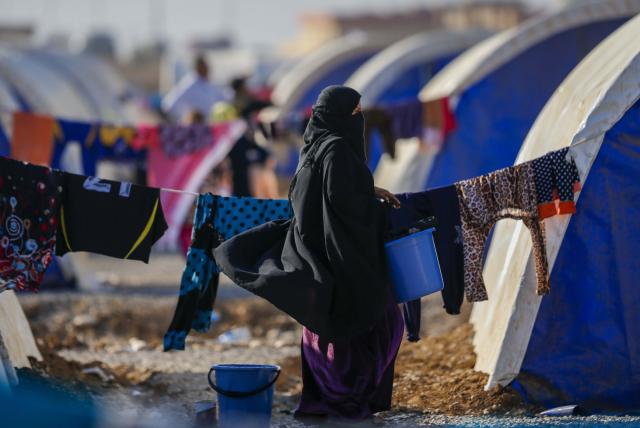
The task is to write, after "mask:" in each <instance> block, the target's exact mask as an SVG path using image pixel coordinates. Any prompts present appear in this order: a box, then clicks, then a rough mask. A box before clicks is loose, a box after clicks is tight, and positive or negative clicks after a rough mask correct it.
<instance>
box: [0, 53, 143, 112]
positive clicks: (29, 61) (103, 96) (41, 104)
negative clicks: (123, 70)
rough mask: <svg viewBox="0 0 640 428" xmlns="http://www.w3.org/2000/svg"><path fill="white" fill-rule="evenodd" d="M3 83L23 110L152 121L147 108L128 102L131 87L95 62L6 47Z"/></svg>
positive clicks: (1, 57) (0, 69)
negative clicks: (145, 118) (134, 105)
mask: <svg viewBox="0 0 640 428" xmlns="http://www.w3.org/2000/svg"><path fill="white" fill-rule="evenodd" d="M0 79H2V80H3V81H4V82H5V83H6V86H7V87H8V88H9V90H10V93H11V94H12V96H13V97H14V98H15V99H16V100H17V102H18V106H19V108H20V109H21V110H27V111H33V112H37V113H45V114H50V115H52V116H56V117H62V118H67V119H75V120H105V121H110V122H115V123H121V122H127V121H134V120H137V119H139V118H142V117H147V118H148V117H149V115H148V113H147V112H146V111H144V109H140V108H139V107H138V108H135V107H132V106H128V105H127V101H132V100H130V99H127V95H130V93H131V88H130V87H129V85H128V84H127V83H126V81H125V80H124V79H122V78H120V77H119V76H118V75H117V74H116V73H115V72H114V71H113V70H112V69H110V68H109V67H108V66H107V65H106V64H104V63H102V62H101V61H100V60H98V59H96V58H93V57H89V56H85V55H73V54H68V53H62V52H45V51H41V50H37V49H20V48H12V47H3V48H0ZM130 104H132V105H133V104H138V103H134V102H131V103H130ZM2 107H3V109H4V110H9V109H7V108H4V107H6V106H4V105H2ZM13 107H15V106H13Z"/></svg>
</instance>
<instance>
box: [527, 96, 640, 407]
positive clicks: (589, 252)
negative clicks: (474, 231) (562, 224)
mask: <svg viewBox="0 0 640 428" xmlns="http://www.w3.org/2000/svg"><path fill="white" fill-rule="evenodd" d="M639 178H640V103H636V104H635V106H634V107H632V108H631V109H629V110H628V111H627V113H626V114H625V116H624V117H623V118H622V119H621V120H620V121H619V122H618V123H617V124H616V125H615V126H614V127H613V128H612V129H611V130H610V131H609V132H607V134H606V135H605V137H604V141H603V143H602V146H601V148H600V151H599V152H598V156H597V158H596V160H595V163H594V165H593V166H592V167H591V171H590V172H589V179H588V181H587V183H586V186H585V188H584V190H583V191H582V192H581V195H580V202H579V209H580V212H579V215H574V216H573V219H572V220H571V221H570V223H569V226H568V228H567V231H566V233H565V235H564V239H563V242H562V245H561V247H560V252H559V253H558V256H557V258H556V262H555V265H554V269H553V272H552V275H551V282H552V284H553V292H552V293H550V294H549V295H548V296H547V297H546V298H544V299H542V302H541V304H540V309H539V311H538V317H537V321H536V323H535V325H534V328H533V332H532V334H531V339H530V341H529V346H528V349H527V353H526V355H525V358H524V361H523V363H522V367H521V369H520V374H519V375H518V378H517V379H518V382H519V383H520V385H521V387H522V389H523V390H524V391H525V394H526V397H527V398H528V399H529V400H531V401H534V402H537V403H542V404H545V405H547V406H555V405H557V404H559V403H563V404H564V403H566V404H569V403H579V404H581V405H583V406H584V407H587V408H589V409H594V410H600V411H628V410H639V409H640V394H639V393H638V391H640V334H639V333H640V331H639V330H638V326H640V310H638V308H640V292H639V291H638V287H637V285H638V281H637V272H639V271H640V258H638V257H637V255H638V254H640V240H639V239H638V238H637V234H638V231H640V204H638V202H637V201H638V200H639V198H640V187H639V186H638V179H639Z"/></svg>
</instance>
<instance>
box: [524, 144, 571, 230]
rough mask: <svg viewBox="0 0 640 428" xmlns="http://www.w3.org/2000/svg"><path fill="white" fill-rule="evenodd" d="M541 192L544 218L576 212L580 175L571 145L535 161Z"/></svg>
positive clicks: (540, 211) (540, 202)
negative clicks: (576, 195)
mask: <svg viewBox="0 0 640 428" xmlns="http://www.w3.org/2000/svg"><path fill="white" fill-rule="evenodd" d="M531 163H532V164H533V172H534V176H535V183H536V191H537V192H538V213H539V215H540V219H541V220H542V219H545V218H548V217H553V216H554V215H560V214H574V213H575V212H576V204H575V202H574V193H576V192H578V191H580V175H579V174H578V168H577V167H576V164H575V162H574V161H573V159H572V158H571V157H569V148H568V147H567V148H564V149H561V150H556V151H553V152H550V153H547V154H546V155H544V156H542V157H540V158H537V159H534V160H532V161H531Z"/></svg>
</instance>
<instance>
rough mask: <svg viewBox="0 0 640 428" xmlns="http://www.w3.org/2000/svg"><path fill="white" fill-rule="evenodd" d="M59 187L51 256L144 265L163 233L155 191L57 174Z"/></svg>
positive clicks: (120, 183)
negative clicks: (83, 254) (80, 255)
mask: <svg viewBox="0 0 640 428" xmlns="http://www.w3.org/2000/svg"><path fill="white" fill-rule="evenodd" d="M58 175H59V176H60V179H59V183H60V184H61V186H62V197H61V204H60V215H59V221H58V223H59V227H58V238H57V239H58V242H57V245H56V254H57V255H59V256H62V255H64V254H66V253H68V252H77V251H88V252H92V253H95V254H103V255H106V256H111V257H116V258H120V259H125V260H126V259H132V260H140V261H143V262H145V263H148V262H149V254H150V252H151V247H152V246H153V244H154V243H155V242H156V241H157V240H158V239H160V237H161V236H162V234H163V233H164V232H165V230H166V229H167V223H166V222H165V219H164V214H163V210H162V205H161V203H160V190H159V189H156V188H152V187H146V186H138V185H135V184H131V183H126V182H118V181H111V180H103V179H99V178H96V177H87V176H82V175H76V174H71V173H66V172H60V173H58Z"/></svg>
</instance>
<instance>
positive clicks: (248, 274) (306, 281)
mask: <svg viewBox="0 0 640 428" xmlns="http://www.w3.org/2000/svg"><path fill="white" fill-rule="evenodd" d="M359 99H360V95H359V94H358V93H357V92H356V91H355V90H353V89H350V88H346V87H337V86H334V87H329V88H327V89H325V90H324V91H323V92H322V94H321V95H320V97H319V98H318V101H317V102H316V104H315V105H314V107H313V115H312V117H311V120H310V121H309V124H308V126H307V129H306V131H305V134H304V140H305V146H304V147H303V149H302V153H301V159H300V163H299V165H298V170H297V172H296V176H295V177H294V180H293V182H292V184H291V188H290V191H289V196H290V201H291V204H292V208H293V218H292V219H291V220H290V221H287V222H284V223H268V224H265V225H263V226H259V227H257V228H255V229H251V230H249V231H247V232H245V233H243V234H240V235H238V236H236V237H234V238H232V239H230V240H228V241H226V242H224V243H223V244H221V245H220V246H219V247H218V248H217V249H216V250H215V253H214V254H215V258H216V261H217V263H218V265H219V267H220V268H221V269H222V271H224V273H225V274H227V275H228V276H229V277H230V278H231V280H233V281H234V282H235V283H236V284H238V285H240V286H242V287H244V288H246V289H248V290H249V291H251V292H253V293H255V294H257V295H259V296H261V297H264V298H265V299H267V300H268V301H270V302H271V303H272V304H274V305H275V306H277V307H278V308H280V309H281V310H283V311H284V312H286V313H288V314H289V315H291V316H292V317H294V318H295V319H296V320H298V322H300V323H301V324H302V325H304V326H305V327H307V328H308V329H309V330H311V331H312V332H314V333H317V334H319V335H321V336H323V337H325V338H327V339H328V340H339V339H347V338H351V337H355V336H356V335H358V334H361V333H364V332H366V331H368V330H369V329H371V328H372V326H373V325H374V324H375V323H376V321H377V320H379V319H380V318H381V316H382V315H383V313H384V311H385V305H386V302H387V301H388V299H389V296H390V293H389V288H388V287H389V286H388V280H387V276H386V268H385V259H384V253H383V242H382V233H383V231H384V230H385V227H386V215H385V212H384V207H383V206H382V205H381V203H380V202H379V201H378V200H377V199H376V197H375V193H374V186H373V178H372V176H371V173H370V172H369V170H368V168H367V166H366V163H365V157H364V139H363V128H364V123H363V118H362V114H361V113H357V114H355V115H352V112H353V111H354V109H355V107H356V106H357V105H358V102H359Z"/></svg>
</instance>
